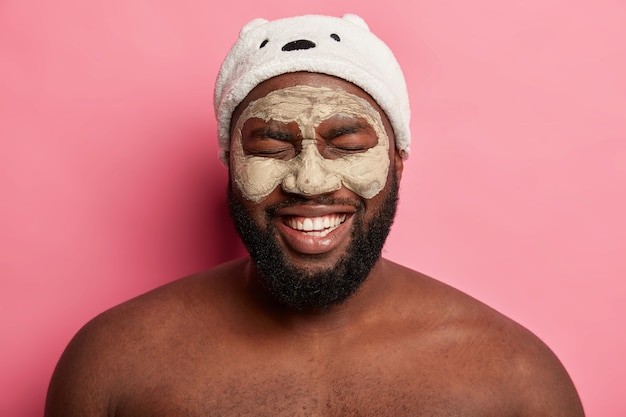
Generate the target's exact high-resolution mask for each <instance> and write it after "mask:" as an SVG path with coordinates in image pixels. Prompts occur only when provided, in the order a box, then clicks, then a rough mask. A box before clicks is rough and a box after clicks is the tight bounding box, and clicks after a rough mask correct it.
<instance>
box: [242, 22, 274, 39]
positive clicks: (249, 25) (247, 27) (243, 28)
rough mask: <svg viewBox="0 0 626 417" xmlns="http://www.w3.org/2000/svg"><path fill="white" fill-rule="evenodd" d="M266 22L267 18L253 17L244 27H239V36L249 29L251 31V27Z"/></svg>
mask: <svg viewBox="0 0 626 417" xmlns="http://www.w3.org/2000/svg"><path fill="white" fill-rule="evenodd" d="M267 22H269V20H267V19H262V18H258V19H254V20H251V21H249V22H248V23H246V25H245V26H244V27H242V28H241V30H240V31H239V37H240V38H241V37H243V36H244V35H245V34H246V33H248V32H249V31H251V30H252V29H254V28H256V27H259V26H261V25H264V24H266V23H267Z"/></svg>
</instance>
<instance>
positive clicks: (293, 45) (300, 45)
mask: <svg viewBox="0 0 626 417" xmlns="http://www.w3.org/2000/svg"><path fill="white" fill-rule="evenodd" d="M311 48H315V44H314V43H313V42H311V41H309V40H306V39H298V40H297V41H291V42H289V43H286V44H285V45H283V47H282V50H283V51H297V50H299V49H311Z"/></svg>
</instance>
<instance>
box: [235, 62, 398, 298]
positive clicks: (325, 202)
mask: <svg viewBox="0 0 626 417" xmlns="http://www.w3.org/2000/svg"><path fill="white" fill-rule="evenodd" d="M391 132H392V130H391V128H390V126H389V122H388V120H387V118H386V117H385V116H384V113H383V112H382V111H381V110H380V108H379V107H378V105H377V104H376V103H375V102H374V101H373V100H372V99H371V98H370V97H369V96H368V95H367V94H366V93H364V92H363V91H362V90H361V89H359V88H358V87H356V86H354V85H353V84H350V83H348V82H345V81H343V80H339V79H337V78H334V77H330V76H326V75H320V74H310V73H294V74H285V75H281V76H279V77H275V78H272V79H270V80H268V81H266V82H264V83H262V84H260V85H259V86H257V87H256V88H255V89H254V90H252V92H251V93H250V94H249V95H248V97H247V98H246V100H244V101H243V102H242V104H241V105H240V106H239V107H238V108H237V110H236V111H235V113H234V114H233V121H232V134H231V148H230V175H231V183H230V185H229V201H230V205H231V213H232V216H233V219H234V221H235V225H236V227H237V230H238V232H239V234H240V235H241V237H242V240H243V241H244V244H245V245H246V246H247V248H248V250H249V252H250V254H251V256H252V258H253V259H254V261H255V263H256V265H257V268H258V270H259V273H260V276H261V281H262V283H263V285H264V286H265V287H266V288H267V289H268V290H269V292H270V293H271V294H273V295H274V297H275V298H276V299H277V300H278V301H279V302H281V303H283V304H285V305H287V306H289V307H291V308H295V309H319V308H325V307H328V306H330V305H333V304H337V303H340V302H342V301H344V300H345V299H347V298H348V297H349V296H350V295H352V294H353V293H354V292H355V291H356V290H357V289H358V288H359V286H360V285H361V283H362V282H363V281H364V280H365V278H366V277H367V275H368V274H369V272H370V270H371V268H372V267H373V266H374V264H375V263H376V261H377V260H378V258H379V256H380V252H381V250H382V246H383V244H384V241H385V239H386V237H387V234H388V232H389V228H390V226H391V223H392V222H393V217H394V215H395V209H396V205H397V188H398V181H399V178H400V176H401V172H402V159H401V158H400V156H399V155H398V153H397V152H396V151H395V146H394V142H393V135H392V133H391Z"/></svg>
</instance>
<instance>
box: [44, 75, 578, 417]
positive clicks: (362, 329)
mask: <svg viewBox="0 0 626 417" xmlns="http://www.w3.org/2000/svg"><path fill="white" fill-rule="evenodd" d="M298 84H308V85H314V86H322V85H325V86H332V87H339V88H343V89H345V90H347V91H348V92H350V93H353V94H357V95H359V96H361V97H364V98H366V99H367V100H369V101H370V102H371V103H372V104H373V105H374V106H375V107H377V106H376V103H375V102H373V100H372V99H371V98H370V97H369V96H367V94H365V93H364V92H363V91H361V90H360V89H358V88H357V87H355V86H353V85H352V84H349V83H346V82H344V81H341V80H337V79H335V78H332V77H328V76H322V75H319V74H317V75H314V74H307V73H296V74H289V75H284V76H280V77H276V78H274V79H271V80H269V81H267V82H265V83H262V84H261V85H260V86H258V87H257V88H256V89H255V90H253V92H252V93H251V95H250V96H249V97H248V98H247V99H246V101H245V102H244V103H243V104H242V106H245V105H246V104H247V103H248V102H249V101H250V100H253V99H255V98H258V97H262V96H263V95H265V94H267V92H269V91H271V90H274V89H278V88H284V87H286V86H289V85H298ZM242 106H240V108H239V109H238V110H237V111H236V113H235V117H234V119H235V120H236V117H237V113H238V112H240V111H241V107H242ZM381 114H383V113H382V111H381ZM383 119H384V121H385V124H386V128H387V131H388V132H390V138H391V139H392V138H393V136H392V134H391V132H392V131H391V128H390V126H389V123H388V121H387V120H386V118H385V117H383ZM389 157H390V158H391V162H392V163H391V166H390V169H392V170H395V171H396V173H397V174H398V176H401V174H402V158H401V157H400V155H399V154H398V152H396V151H395V149H394V148H393V146H392V147H391V149H390V152H389ZM235 192H236V194H237V195H238V196H239V198H241V199H242V201H243V202H244V204H245V205H246V207H247V208H248V209H249V210H250V212H251V213H252V214H253V216H256V218H257V219H258V221H259V222H260V223H261V224H262V223H263V222H264V221H266V220H263V218H262V216H261V214H260V213H261V210H262V208H263V207H264V206H265V205H266V204H270V203H273V202H276V201H280V200H281V199H284V198H286V197H288V196H286V195H285V194H286V193H285V192H284V191H282V189H281V188H280V187H278V188H277V189H276V190H274V192H272V194H270V196H268V197H267V200H266V201H261V202H260V203H252V202H250V201H247V200H245V198H243V197H241V195H240V194H239V193H238V190H236V187H235ZM387 192H388V187H387V188H386V189H385V190H383V191H382V192H381V193H380V194H379V195H377V196H375V197H374V198H372V199H370V200H366V201H365V204H366V219H367V218H368V217H369V216H370V215H371V213H373V212H375V210H376V208H377V207H378V205H380V202H381V200H382V198H383V197H384V195H385V193H387ZM335 193H336V194H337V195H338V196H341V197H342V198H344V199H348V200H349V199H362V198H361V197H359V196H357V195H355V194H354V193H352V192H351V191H349V190H347V189H345V188H342V189H340V190H337V191H336V192H335ZM362 200H363V199H362ZM302 210H309V208H302ZM313 210H315V209H313ZM271 221H277V222H278V221H282V219H280V218H278V217H277V218H276V219H272V220H271ZM348 225H349V222H348ZM347 236H348V237H345V238H342V239H349V235H347ZM279 241H280V242H281V245H282V246H281V247H282V249H284V251H285V253H286V254H287V256H288V257H289V259H290V260H292V261H293V262H294V263H297V264H301V265H303V266H305V267H308V268H311V269H313V270H316V269H321V268H326V267H329V266H330V267H332V264H333V262H335V261H336V259H337V257H338V256H340V254H341V253H342V251H343V250H344V248H345V244H346V242H344V241H343V240H342V241H340V242H339V243H338V244H337V245H336V246H334V247H333V250H331V251H329V253H324V254H321V256H319V257H317V258H316V259H315V260H313V261H311V259H310V257H308V258H307V257H305V256H303V254H301V253H298V251H297V250H295V249H294V248H291V247H289V245H287V244H286V242H285V241H283V240H281V239H279ZM240 415H241V416H243V415H246V416H249V415H255V416H294V415H296V416H353V415H354V416H356V415H359V416H497V417H503V416H533V417H537V416H550V417H555V416H563V417H565V416H567V417H575V416H582V415H583V410H582V406H581V404H580V401H579V399H578V395H577V394H576V391H575V389H574V387H573V384H572V382H571V380H570V378H569V376H568V375H567V373H566V371H565V370H564V368H563V367H562V365H561V364H560V362H559V361H558V359H557V358H556V357H555V356H554V354H553V353H552V352H551V351H550V350H549V349H548V348H547V347H546V346H545V345H544V344H543V343H542V342H541V341H540V340H539V339H537V338H536V337H535V336H534V335H532V334H531V333H530V332H529V331H527V330H526V329H524V328H523V327H521V326H519V325H518V324H516V323H514V322H513V321H511V320H510V319H508V318H506V317H504V316H502V315H500V314H499V313H497V312H495V311H494V310H492V309H491V308H489V307H487V306H485V305H484V304H482V303H480V302H478V301H476V300H475V299H473V298H471V297H469V296H467V295H465V294H463V293H461V292H459V291H457V290H455V289H453V288H451V287H449V286H447V285H445V284H443V283H441V282H439V281H437V280H434V279H432V278H429V277H427V276H424V275H422V274H420V273H418V272H415V271H413V270H410V269H407V268H405V267H402V266H400V265H398V264H395V263H393V262H391V261H388V260H386V259H383V258H381V259H379V261H378V262H377V263H376V265H375V266H374V268H373V269H372V271H371V273H370V274H369V276H368V278H367V280H366V281H365V283H364V284H363V286H362V287H361V288H360V290H359V291H358V292H357V293H356V294H355V295H354V296H352V297H351V298H349V299H348V300H347V301H346V302H344V303H342V304H339V305H336V306H333V307H331V308H329V309H325V310H316V311H293V310H290V309H287V308H284V307H281V306H280V305H277V303H276V302H275V301H273V299H272V297H270V296H269V295H268V294H267V293H266V291H265V290H264V289H263V288H262V287H261V286H260V285H259V283H258V276H257V270H256V268H255V265H254V262H252V261H251V260H250V259H249V258H245V259H241V260H236V261H233V262H230V263H226V264H223V265H220V266H218V267H216V268H213V269H211V270H209V271H207V272H204V273H200V274H197V275H194V276H190V277H187V278H184V279H181V280H178V281H175V282H173V283H171V284H168V285H166V286H164V287H161V288H158V289H156V290H154V291H151V292H149V293H147V294H144V295H142V296H140V297H138V298H135V299H133V300H131V301H129V302H126V303H124V304H122V305H120V306H117V307H115V308H113V309H111V310H109V311H107V312H105V313H103V314H101V315H100V316H98V317H97V318H95V319H94V320H92V321H91V322H90V323H88V324H87V325H86V326H85V327H84V328H83V329H82V330H81V331H80V332H79V333H78V334H77V335H76V336H75V338H74V339H73V340H72V342H71V343H70V345H69V346H68V348H67V350H66V352H65V353H64V354H63V356H62V358H61V360H60V362H59V365H58V367H57V369H56V371H55V374H54V376H53V379H52V382H51V384H50V389H49V394H48V400H47V404H46V416H48V417H54V416H66V417H71V416H77V417H78V416H81V417H92V416H134V417H142V416H186V417H189V416H240Z"/></svg>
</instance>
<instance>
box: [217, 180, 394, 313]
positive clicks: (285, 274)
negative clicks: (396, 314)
mask: <svg viewBox="0 0 626 417" xmlns="http://www.w3.org/2000/svg"><path fill="white" fill-rule="evenodd" d="M304 201H305V200H303V199H302V198H298V197H297V196H294V198H292V199H289V200H288V201H285V202H283V203H280V204H278V205H275V206H272V207H268V208H267V209H266V213H267V216H266V218H267V219H268V220H269V219H271V218H272V214H273V213H275V212H276V210H278V209H279V208H282V207H286V206H291V205H296V204H302V203H303V202H304ZM228 202H229V207H230V215H231V217H232V219H233V222H234V224H235V228H236V230H237V233H238V234H239V236H240V237H241V240H242V241H243V243H244V245H245V246H246V248H247V249H248V252H249V253H250V256H251V257H252V259H253V260H254V262H255V264H256V266H257V269H258V271H259V275H260V282H261V284H262V285H263V287H264V288H265V289H266V290H267V291H268V292H269V294H270V295H271V296H272V297H273V298H274V299H275V300H276V301H277V302H278V303H279V304H281V305H283V306H285V307H287V308H290V309H293V310H297V311H303V310H326V309H328V308H329V307H331V306H333V305H337V304H341V303H343V302H344V301H346V300H347V299H348V298H350V297H351V296H352V295H353V294H354V293H356V291H357V290H358V289H359V288H360V287H361V284H363V282H364V281H365V279H366V278H367V276H368V275H369V273H370V271H371V270H372V268H373V267H374V265H375V264H376V262H377V261H378V259H379V258H380V255H381V252H382V249H383V245H384V244H385V240H386V239H387V236H388V235H389V231H390V229H391V225H392V224H393V220H394V218H395V214H396V209H397V206H398V179H397V176H396V173H395V171H392V178H391V187H390V191H389V194H388V195H387V197H386V198H385V200H384V201H383V204H382V206H381V208H380V210H379V211H378V212H377V213H375V214H374V217H373V218H372V220H371V221H370V222H369V224H367V225H366V226H365V225H364V222H363V216H364V205H363V203H361V202H359V204H358V206H357V210H356V213H355V214H354V221H353V225H354V229H353V232H352V236H351V241H350V244H349V246H348V248H347V250H346V253H345V254H344V255H343V256H342V257H341V259H340V260H339V261H338V262H337V264H336V265H335V266H334V267H333V268H331V269H327V270H324V271H318V272H311V271H308V270H307V269H305V268H298V267H296V266H294V265H293V264H292V263H290V262H289V261H287V259H286V258H285V256H284V253H283V251H282V250H281V248H280V246H279V244H278V239H277V238H276V228H275V226H274V225H273V223H272V222H271V221H268V222H267V223H268V227H267V230H266V231H265V232H264V231H263V230H262V229H261V228H260V227H259V225H257V224H256V223H255V222H254V220H252V218H251V217H250V215H249V214H248V212H247V211H246V209H245V208H244V207H243V205H242V204H241V202H240V201H239V200H238V199H237V197H236V196H235V195H234V194H233V190H232V184H231V183H230V182H229V185H228ZM317 203H320V204H333V203H348V204H352V205H354V202H351V203H350V202H340V201H336V200H329V199H328V198H327V197H320V198H319V199H318V201H317ZM311 258H312V259H313V258H315V255H311Z"/></svg>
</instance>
